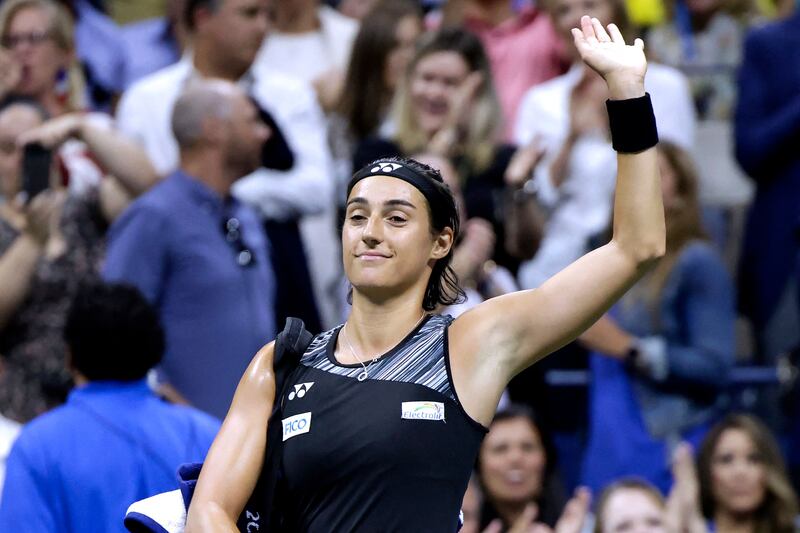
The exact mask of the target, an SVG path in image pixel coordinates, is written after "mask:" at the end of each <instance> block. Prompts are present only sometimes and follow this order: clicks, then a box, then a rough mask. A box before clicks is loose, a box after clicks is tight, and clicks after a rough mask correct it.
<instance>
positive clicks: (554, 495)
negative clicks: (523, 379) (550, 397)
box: [475, 403, 567, 529]
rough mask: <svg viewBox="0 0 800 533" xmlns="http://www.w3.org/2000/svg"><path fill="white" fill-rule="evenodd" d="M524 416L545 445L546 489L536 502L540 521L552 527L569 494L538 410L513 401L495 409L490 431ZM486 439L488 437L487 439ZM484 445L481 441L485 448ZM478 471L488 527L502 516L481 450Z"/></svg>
mask: <svg viewBox="0 0 800 533" xmlns="http://www.w3.org/2000/svg"><path fill="white" fill-rule="evenodd" d="M518 418H521V419H523V420H525V421H527V422H528V423H529V424H530V425H531V427H533V429H534V430H535V431H536V433H537V434H538V435H539V440H540V441H541V443H542V448H544V456H545V466H544V475H543V476H542V490H541V492H540V493H539V496H538V498H537V499H536V504H537V506H538V507H539V515H538V516H539V518H538V520H539V521H540V522H544V523H545V524H547V525H548V526H550V527H553V526H555V523H556V521H558V518H559V516H560V514H561V511H562V509H563V508H564V505H565V504H566V500H567V499H566V496H565V493H564V487H563V485H562V483H561V479H560V478H559V476H558V473H557V471H556V465H557V457H556V449H555V445H554V444H553V441H552V440H551V439H550V436H549V435H548V433H547V432H546V431H545V430H544V428H543V425H542V422H541V420H540V419H539V417H538V416H537V414H536V412H535V411H534V410H533V409H532V408H530V407H529V406H527V405H522V404H515V403H512V404H509V405H508V406H506V407H504V408H503V409H501V410H499V411H497V413H495V415H494V418H492V422H491V424H489V431H491V430H492V427H493V426H494V425H495V424H498V423H500V422H507V421H509V420H516V419H518ZM484 442H486V440H485V439H484ZM482 448H483V445H481V449H482ZM475 471H476V472H477V474H478V475H477V478H478V481H480V484H481V490H482V492H483V496H484V500H483V505H482V508H481V520H480V521H481V529H483V528H485V527H487V526H488V525H489V523H490V522H491V521H492V520H494V519H495V518H498V517H499V514H498V512H497V509H495V507H494V505H493V503H492V501H491V494H489V492H488V491H487V490H486V487H485V485H484V483H483V480H482V479H481V453H480V451H479V452H478V458H477V460H476V461H475ZM507 525H509V524H507Z"/></svg>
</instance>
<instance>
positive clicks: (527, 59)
mask: <svg viewBox="0 0 800 533" xmlns="http://www.w3.org/2000/svg"><path fill="white" fill-rule="evenodd" d="M515 4H519V2H514V0H450V1H449V2H448V3H447V4H446V5H445V8H444V19H443V24H444V25H453V24H458V25H463V26H464V27H465V28H466V29H468V30H470V31H471V32H473V33H475V34H476V35H477V36H478V37H479V38H480V40H481V42H482V43H483V46H484V48H485V49H486V54H487V55H488V56H489V62H490V63H491V66H492V76H493V77H494V81H495V84H496V87H497V95H498V97H499V98H500V106H501V107H502V109H503V124H504V128H505V130H504V134H503V136H504V138H506V139H508V140H509V141H512V142H513V126H514V118H515V117H516V116H517V110H518V108H519V105H520V103H521V101H522V97H523V96H524V95H525V93H526V92H527V91H528V89H530V88H531V87H533V86H534V85H538V84H540V83H542V82H543V81H547V80H549V79H551V78H554V77H556V76H558V75H560V74H563V73H564V72H565V71H566V70H567V68H568V67H569V64H570V61H571V59H572V58H571V56H570V54H569V53H568V52H567V49H566V46H565V45H564V43H563V42H562V40H561V39H560V37H559V35H558V33H557V32H556V29H555V27H554V26H553V21H552V20H551V19H550V15H549V14H548V13H547V12H546V11H544V10H543V9H540V8H535V7H531V6H530V5H527V6H525V7H522V8H521V9H517V8H516V6H515ZM567 45H568V46H571V45H570V44H569V43H567Z"/></svg>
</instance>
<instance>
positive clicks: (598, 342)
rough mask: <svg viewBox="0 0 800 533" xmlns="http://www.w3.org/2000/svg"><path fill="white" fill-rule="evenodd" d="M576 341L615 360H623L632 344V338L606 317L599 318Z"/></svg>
mask: <svg viewBox="0 0 800 533" xmlns="http://www.w3.org/2000/svg"><path fill="white" fill-rule="evenodd" d="M578 340H579V341H580V343H581V344H583V345H584V346H585V347H587V348H589V349H590V350H595V351H598V352H602V353H603V354H605V355H609V356H611V357H613V358H615V359H624V358H625V357H626V355H627V354H628V351H629V350H630V348H631V346H632V344H633V336H632V335H630V334H629V333H627V332H625V331H623V330H622V329H621V328H620V327H619V326H617V325H616V324H615V323H614V321H612V320H611V319H610V318H608V316H607V315H603V316H602V317H600V319H599V320H598V321H597V322H595V323H594V324H592V326H591V327H590V328H589V329H587V330H586V331H584V332H583V333H582V334H581V336H580V337H578Z"/></svg>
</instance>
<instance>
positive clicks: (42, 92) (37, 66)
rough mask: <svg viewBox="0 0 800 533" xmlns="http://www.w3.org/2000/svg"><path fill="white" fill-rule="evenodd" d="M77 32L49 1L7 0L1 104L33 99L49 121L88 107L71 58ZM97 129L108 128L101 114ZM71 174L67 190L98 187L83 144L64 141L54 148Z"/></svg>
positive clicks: (0, 56)
mask: <svg viewBox="0 0 800 533" xmlns="http://www.w3.org/2000/svg"><path fill="white" fill-rule="evenodd" d="M75 33H76V29H75V27H74V24H73V18H72V15H71V14H70V12H69V11H68V10H67V8H65V7H64V6H62V5H61V4H58V3H56V2H53V1H52V0H9V1H7V2H3V4H2V8H0V45H2V48H0V64H2V65H3V71H4V73H5V74H4V75H3V76H2V77H0V102H5V103H8V102H10V101H14V100H16V99H25V100H33V101H34V102H36V103H37V104H39V105H40V106H41V107H42V108H43V109H44V110H45V112H46V115H47V116H48V117H59V116H61V115H63V114H65V113H69V112H83V111H85V110H86V109H87V108H88V107H89V104H88V100H87V80H86V77H85V76H84V71H83V68H82V67H81V64H80V63H79V62H78V61H77V60H76V59H75V57H76V38H77V37H76V35H75ZM92 118H93V120H95V121H96V122H97V124H98V126H101V125H102V126H105V127H107V128H108V127H110V125H109V123H108V120H107V119H106V118H104V116H103V115H100V114H95V115H92ZM58 155H59V158H60V159H61V162H62V163H61V164H62V165H63V166H64V167H65V168H66V169H67V172H68V173H69V175H70V179H69V186H70V191H71V192H73V193H77V194H85V193H86V192H87V191H88V190H90V189H92V188H95V187H97V185H98V184H99V183H100V181H101V179H102V177H103V169H102V168H101V166H100V165H98V164H97V163H96V162H95V161H94V160H93V158H92V155H93V154H90V153H89V152H88V149H87V147H86V145H85V144H84V143H82V142H79V141H77V140H74V139H72V140H69V141H67V142H65V143H64V144H63V145H62V146H61V147H60V148H59V154H58Z"/></svg>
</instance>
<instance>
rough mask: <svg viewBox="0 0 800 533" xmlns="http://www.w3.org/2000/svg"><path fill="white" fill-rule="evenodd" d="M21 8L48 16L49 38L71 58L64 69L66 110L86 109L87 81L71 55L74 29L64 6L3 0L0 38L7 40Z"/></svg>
mask: <svg viewBox="0 0 800 533" xmlns="http://www.w3.org/2000/svg"><path fill="white" fill-rule="evenodd" d="M23 9H40V10H41V11H43V12H44V13H46V14H47V16H48V18H49V19H50V22H49V24H50V28H49V32H50V37H51V38H52V39H53V42H55V44H56V46H58V48H60V49H61V50H62V51H64V52H66V53H68V54H70V55H71V56H72V60H71V61H70V63H69V65H67V66H66V70H67V72H66V74H67V83H68V87H67V99H66V101H67V108H68V109H69V110H80V109H83V108H85V107H86V80H85V79H84V76H83V71H82V70H81V66H80V63H79V62H78V60H77V59H76V57H75V54H74V52H75V29H74V22H73V18H72V15H71V14H70V13H69V11H67V8H66V7H64V6H63V5H61V4H59V3H57V2H54V1H52V0H6V1H4V2H3V4H2V6H0V39H1V38H5V37H6V34H7V33H8V30H9V27H10V26H11V21H12V20H14V17H15V16H16V15H17V13H19V12H20V11H22V10H23ZM54 83H55V81H54ZM54 90H55V87H54Z"/></svg>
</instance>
